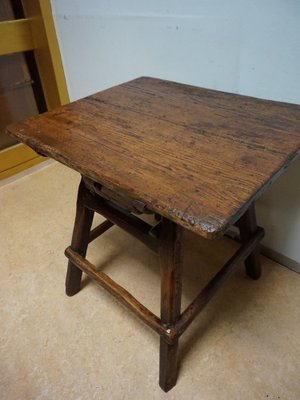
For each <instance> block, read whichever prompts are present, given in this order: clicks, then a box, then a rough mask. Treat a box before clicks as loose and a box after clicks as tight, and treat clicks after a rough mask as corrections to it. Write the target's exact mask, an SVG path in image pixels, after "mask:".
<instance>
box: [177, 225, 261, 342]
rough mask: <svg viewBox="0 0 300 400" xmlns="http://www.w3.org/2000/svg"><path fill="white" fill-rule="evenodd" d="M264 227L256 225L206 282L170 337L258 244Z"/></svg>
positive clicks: (183, 327) (195, 314)
mask: <svg viewBox="0 0 300 400" xmlns="http://www.w3.org/2000/svg"><path fill="white" fill-rule="evenodd" d="M264 234H265V232H264V229H263V228H260V227H258V228H257V230H256V232H255V233H254V234H253V236H252V237H251V238H250V239H249V241H248V242H247V243H245V244H244V245H242V246H241V247H240V248H239V249H238V250H237V251H236V253H235V254H234V255H233V256H232V257H231V258H230V260H228V261H227V263H226V264H225V265H224V266H223V268H221V269H220V271H219V272H217V274H216V275H215V276H214V277H213V278H212V279H211V280H210V281H209V282H208V284H207V285H206V286H205V288H204V289H203V290H202V291H201V292H200V293H199V294H198V296H197V297H196V298H195V299H194V301H193V302H192V303H191V304H190V305H189V306H188V307H187V308H186V309H185V311H184V312H183V313H182V314H181V316H180V319H179V320H178V321H177V323H176V324H175V326H174V328H173V329H172V330H171V335H170V336H171V339H172V338H175V337H179V336H180V335H181V334H182V333H183V332H184V331H185V330H186V328H187V327H188V326H189V325H190V323H191V322H192V321H193V320H194V319H195V317H196V316H197V315H198V314H199V312H200V311H202V309H203V308H204V307H205V306H206V304H207V303H208V302H209V300H210V299H211V298H212V297H213V295H214V294H215V292H216V291H217V290H218V289H219V287H220V286H221V285H222V284H223V283H224V282H225V281H226V280H227V279H228V278H229V277H230V276H231V274H232V273H233V272H234V270H235V269H236V268H237V267H238V266H239V265H240V263H241V262H242V261H244V260H245V259H246V258H247V257H248V256H249V254H251V253H252V252H253V250H254V249H255V248H256V247H257V246H258V244H259V242H260V241H261V240H262V238H263V237H264Z"/></svg>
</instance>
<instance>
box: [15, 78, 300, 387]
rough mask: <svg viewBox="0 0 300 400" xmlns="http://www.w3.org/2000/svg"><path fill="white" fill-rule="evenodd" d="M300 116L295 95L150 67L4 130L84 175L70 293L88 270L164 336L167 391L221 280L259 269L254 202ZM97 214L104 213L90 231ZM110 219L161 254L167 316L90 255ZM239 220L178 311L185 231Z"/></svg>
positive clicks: (205, 230) (291, 142) (211, 235)
mask: <svg viewBox="0 0 300 400" xmlns="http://www.w3.org/2000/svg"><path fill="white" fill-rule="evenodd" d="M299 120H300V106H297V105H292V104H285V103H278V102H272V101H266V100H260V99H255V98H250V97H246V96H240V95H236V94H228V93H222V92H218V91H214V90H208V89H201V88H197V87H193V86H188V85H183V84H178V83H174V82H169V81H164V80H159V79H154V78H147V77H143V78H138V79H135V80H133V81H130V82H127V83H124V84H122V85H119V86H116V87H113V88H111V89H108V90H105V91H103V92H100V93H97V94H95V95H92V96H89V97H86V98H84V99H82V100H79V101H76V102H73V103H71V104H69V105H66V106H63V107H60V108H57V109H55V110H53V111H50V112H47V113H45V114H42V115H40V116H37V117H34V118H31V119H28V120H27V121H25V122H22V123H18V124H13V125H11V126H9V127H8V129H7V131H8V133H9V134H11V135H12V136H14V137H16V138H17V139H18V140H20V141H22V142H24V143H26V144H28V145H29V146H30V147H32V148H33V149H35V150H36V151H37V152H39V153H40V154H43V155H46V156H49V157H52V158H54V159H56V160H58V161H60V162H62V163H64V164H65V165H67V166H69V167H71V168H73V169H75V170H76V171H78V172H79V173H80V174H81V175H82V180H81V183H80V186H79V190H78V198H77V212H76V218H75V224H74V231H73V237H72V243H71V246H70V247H68V248H67V249H66V252H65V253H66V256H67V257H68V258H69V264H68V272H67V278H66V292H67V294H68V295H69V296H72V295H74V294H76V293H77V292H78V291H79V290H80V285H81V275H82V271H84V272H85V273H86V274H88V275H89V276H90V277H92V278H93V279H94V280H95V281H97V282H98V283H99V284H100V285H101V286H103V287H104V288H105V289H106V290H108V291H109V292H110V293H111V294H112V295H113V296H115V297H116V298H117V299H118V300H120V301H121V302H122V303H123V304H124V305H126V306H127V307H128V308H129V309H130V310H132V311H133V312H134V313H135V314H136V315H137V316H138V317H139V318H140V319H141V320H142V321H144V322H145V323H146V324H147V325H148V326H150V327H151V328H152V329H154V330H155V331H156V332H157V333H158V334H159V335H160V378H159V382H160V386H161V388H162V389H163V390H164V391H168V390H170V389H171V388H172V387H173V386H174V385H175V384H176V378H177V349H178V340H179V337H180V336H181V335H182V334H183V332H184V331H185V330H186V329H187V327H188V326H189V325H190V323H191V322H192V321H193V319H194V318H195V317H196V316H197V314H198V313H199V312H200V311H201V310H202V309H203V308H204V306H205V305H206V304H207V302H208V301H209V300H210V298H211V297H212V296H213V295H214V294H215V292H216V290H217V289H218V288H219V287H220V286H221V285H222V284H223V283H224V282H225V280H226V279H227V278H228V277H229V276H230V275H231V274H232V272H233V271H234V270H235V269H236V268H237V267H238V265H239V264H240V263H241V262H242V261H244V262H245V266H246V273H247V275H248V276H249V277H250V278H252V279H258V278H259V276H260V274H261V268H260V262H259V242H260V241H261V239H262V238H263V235H264V231H263V229H262V228H259V227H257V224H256V218H255V209H254V202H255V200H256V199H258V198H259V197H260V195H261V194H262V193H263V192H264V191H265V190H266V189H267V188H268V187H269V186H270V185H271V184H272V183H273V182H274V180H275V179H276V178H277V177H278V176H279V175H280V174H281V173H283V172H284V170H285V169H286V168H287V167H288V165H289V164H290V163H291V162H292V161H293V160H294V159H296V157H297V156H298V155H299V149H300V127H299ZM94 212H97V213H100V214H101V215H103V216H104V217H105V218H106V219H107V220H106V221H105V222H103V223H102V224H101V225H99V226H98V227H96V228H94V229H93V230H91V225H92V220H93V215H94ZM144 213H154V214H155V215H156V223H154V224H152V225H151V224H148V223H146V222H145V221H143V220H142V219H141V218H139V215H140V214H144ZM114 224H115V225H118V226H119V227H121V228H122V229H124V230H126V231H127V232H129V233H130V234H132V235H133V236H135V237H136V238H137V239H139V240H141V241H142V242H143V243H144V244H145V245H147V246H149V247H150V248H151V249H152V250H153V251H156V252H158V254H159V258H160V265H161V315H160V318H159V317H158V316H156V315H154V314H153V313H152V312H151V311H150V310H148V309H147V308H146V307H145V306H144V305H143V304H141V303H140V302H139V301H138V300H137V299H135V298H134V297H133V296H132V295H131V294H130V293H128V292H127V291H126V290H125V289H124V288H122V287H121V286H119V285H118V284H117V283H116V282H114V281H113V280H112V279H111V278H109V277H108V276H107V275H105V274H104V273H103V272H102V271H99V270H97V269H96V267H95V266H94V265H92V264H91V263H90V262H89V261H88V260H87V259H86V251H87V247H88V244H89V242H91V241H92V240H94V239H95V238H96V237H98V236H100V235H101V234H102V233H104V232H105V231H106V230H107V229H109V228H110V227H111V226H113V225H114ZM232 225H236V226H237V227H238V228H239V230H240V236H241V246H240V248H239V249H238V250H237V252H236V253H235V254H234V256H233V257H232V258H231V259H230V260H229V261H228V262H227V263H226V264H225V265H224V266H223V267H222V269H221V270H220V271H219V272H218V273H217V274H216V275H215V276H214V277H213V278H212V280H211V281H210V282H209V283H208V284H207V285H206V287H205V288H204V289H203V290H202V291H201V292H200V294H199V295H198V296H197V297H196V298H195V299H194V301H193V302H192V303H191V304H190V305H189V306H188V307H187V308H186V309H185V310H183V311H182V310H181V261H182V250H181V247H182V237H183V231H184V229H189V230H191V231H193V232H195V233H196V234H198V235H200V236H202V237H205V238H207V239H217V238H219V237H221V236H222V235H223V234H224V233H225V232H226V231H227V229H228V228H229V227H230V226H232Z"/></svg>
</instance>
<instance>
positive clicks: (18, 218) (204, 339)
mask: <svg viewBox="0 0 300 400" xmlns="http://www.w3.org/2000/svg"><path fill="white" fill-rule="evenodd" d="M78 181H79V176H78V175H77V174H75V173H74V172H73V171H71V170H69V169H67V168H66V167H63V166H61V165H58V164H56V163H53V164H51V165H48V166H47V167H46V168H43V169H40V170H38V171H35V172H34V173H32V174H30V175H28V176H25V177H22V178H21V179H19V180H16V181H14V182H11V183H9V184H8V185H5V186H2V187H1V188H0V201H1V213H0V226H1V235H0V263H1V291H0V299H1V309H0V323H1V337H0V346H1V357H0V398H1V399H5V400H12V399H22V400H27V399H30V400H31V399H55V400H59V399H63V400H69V399H70V400H71V399H72V400H74V399H101V400H103V399H141V400H142V399H143V400H144V399H151V400H152V399H189V400H190V399H200V400H202V399H203V400H216V399H218V400H219V399H222V400H226V399H230V400H233V399H242V400H248V399H249V400H253V399H268V400H273V399H281V400H284V399H286V400H298V399H300V378H299V377H300V372H299V371H300V302H299V293H300V275H299V274H297V273H295V272H292V271H290V270H288V269H286V268H284V267H282V266H280V265H278V264H276V263H274V262H272V261H270V260H268V259H266V258H262V263H263V276H262V278H261V279H260V280H259V281H251V280H250V279H248V278H246V277H245V275H244V271H243V268H242V267H241V268H240V269H239V270H238V271H237V272H236V273H235V274H234V276H233V277H232V278H231V280H230V281H228V282H227V283H226V284H225V285H224V286H223V287H222V288H221V290H220V291H219V293H218V294H217V295H216V297H215V298H214V299H213V300H212V301H211V302H210V304H209V305H208V306H207V308H206V309H205V310H204V312H203V313H202V314H201V315H200V316H199V317H198V318H197V319H196V320H195V321H194V323H193V324H192V326H191V327H190V328H189V330H188V331H187V332H186V333H185V335H183V337H182V338H181V348H180V373H179V378H178V383H177V385H176V387H175V388H174V389H173V390H171V391H170V392H169V393H168V394H165V393H163V392H162V391H161V389H160V388H159V386H158V344H159V338H158V336H157V335H156V334H155V333H154V332H152V330H150V329H149V328H147V327H146V326H144V325H143V324H142V323H141V322H140V321H139V320H137V319H136V318H135V317H134V316H133V315H132V314H130V313H129V311H127V310H125V309H124V307H122V306H121V305H119V304H117V302H116V301H115V300H114V299H113V298H111V297H110V296H109V295H108V294H107V293H106V292H105V291H104V290H103V289H102V288H100V287H99V286H97V285H96V284H94V283H92V282H91V281H88V280H87V279H85V281H84V288H83V289H82V291H81V292H80V293H78V294H77V295H76V296H74V297H71V298H69V297H67V296H65V294H64V277H65V271H66V259H65V257H64V249H65V247H67V246H68V245H69V242H70V235H71V231H72V224H73V218H74V211H75V209H74V206H75V196H76V187H77V184H78ZM99 220H100V219H99V218H98V219H97V221H98V222H99ZM235 247H236V245H235V244H234V243H233V242H231V241H230V240H228V239H224V240H221V241H219V242H208V241H205V240H201V239H199V238H197V237H195V236H193V235H191V234H187V235H186V245H185V261H184V264H185V265H184V295H183V303H184V304H183V306H184V305H187V303H189V302H190V301H191V300H192V299H193V297H194V296H195V295H196V293H198V291H199V290H200V288H201V286H202V285H203V284H204V283H205V282H206V281H207V280H208V279H209V277H210V276H211V275H212V274H213V273H214V271H216V270H217V269H218V268H219V267H220V266H221V265H222V264H223V263H224V262H225V261H226V260H227V259H228V258H229V257H230V255H231V254H232V252H233V251H234V249H235ZM88 258H89V259H90V260H92V261H93V262H94V263H96V264H97V265H99V267H101V269H103V270H104V271H105V272H106V273H108V274H109V275H110V276H112V277H113V278H114V279H115V280H117V281H118V282H119V283H120V284H122V285H123V286H125V287H126V288H127V289H128V290H129V291H131V292H132V293H133V294H134V295H135V296H136V297H137V298H138V299H139V300H141V301H142V302H144V303H145V304H146V305H147V306H148V307H149V308H151V309H152V310H153V311H154V312H156V313H157V314H159V285H160V280H159V267H158V263H157V257H156V256H155V255H154V254H152V253H151V252H150V250H148V249H146V248H145V247H144V246H143V245H142V244H140V243H138V242H136V241H135V240H134V239H132V238H131V237H129V236H128V235H127V234H126V233H123V232H122V231H121V230H120V229H118V228H116V227H113V228H112V229H110V230H109V231H108V232H106V233H105V234H104V235H103V236H102V237H100V238H98V239H96V241H95V242H93V243H92V244H91V246H90V249H89V253H88Z"/></svg>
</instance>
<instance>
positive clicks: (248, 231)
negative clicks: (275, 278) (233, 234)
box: [239, 204, 261, 279]
mask: <svg viewBox="0 0 300 400" xmlns="http://www.w3.org/2000/svg"><path fill="white" fill-rule="evenodd" d="M239 229H240V234H241V241H242V243H244V242H246V241H247V240H249V238H250V236H251V235H253V233H254V232H255V231H256V229H257V224H256V215H255V207H254V204H252V205H251V206H250V207H249V209H248V210H247V211H246V212H245V214H244V215H243V216H242V217H241V219H240V221H239ZM259 254H260V248H259V245H258V246H257V247H256V248H255V250H254V251H253V252H252V253H251V254H250V255H249V256H248V257H247V258H246V260H245V267H246V273H247V275H248V276H249V277H250V278H252V279H258V278H259V277H260V275H261V265H260V260H259Z"/></svg>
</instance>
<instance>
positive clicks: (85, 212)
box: [66, 181, 94, 296]
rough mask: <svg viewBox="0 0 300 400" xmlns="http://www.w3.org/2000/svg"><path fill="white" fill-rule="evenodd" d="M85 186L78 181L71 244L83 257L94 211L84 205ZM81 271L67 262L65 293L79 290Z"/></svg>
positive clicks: (70, 294) (70, 293) (71, 293)
mask: <svg viewBox="0 0 300 400" xmlns="http://www.w3.org/2000/svg"><path fill="white" fill-rule="evenodd" d="M86 194H87V192H86V188H85V184H84V182H83V181H81V182H80V185H79V188H78V195H77V205H76V216H75V223H74V230H73V236H72V242H71V246H72V249H73V250H74V251H76V252H77V253H78V254H80V255H81V256H82V257H85V255H86V251H87V247H88V244H89V241H90V240H89V239H90V230H91V226H92V222H93V217H94V211H92V210H90V209H88V208H86V207H85V205H84V203H85V196H86ZM81 275H82V271H81V270H80V269H79V268H77V267H76V266H75V265H74V264H73V263H72V261H69V263H68V270H67V276H66V293H67V295H68V296H73V295H74V294H76V293H77V292H78V291H79V290H80V286H81Z"/></svg>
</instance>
